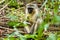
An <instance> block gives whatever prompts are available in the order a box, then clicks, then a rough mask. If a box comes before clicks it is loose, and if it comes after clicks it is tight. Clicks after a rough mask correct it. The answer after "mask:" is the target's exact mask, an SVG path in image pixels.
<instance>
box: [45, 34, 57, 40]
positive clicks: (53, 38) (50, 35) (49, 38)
mask: <svg viewBox="0 0 60 40" xmlns="http://www.w3.org/2000/svg"><path fill="white" fill-rule="evenodd" d="M46 40H57V37H56V34H53V33H50V34H49V37H48V38H47V39H46Z"/></svg>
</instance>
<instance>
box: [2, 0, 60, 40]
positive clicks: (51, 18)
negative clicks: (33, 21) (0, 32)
mask: <svg viewBox="0 0 60 40" xmlns="http://www.w3.org/2000/svg"><path fill="white" fill-rule="evenodd" d="M36 1H37V2H38V3H39V2H41V6H42V7H40V8H39V9H40V10H41V11H42V12H40V13H41V15H40V16H41V18H42V16H43V18H42V19H43V22H42V23H39V25H38V28H37V31H36V33H34V34H24V35H23V34H21V33H20V32H19V30H18V28H17V27H25V26H30V25H29V23H27V22H26V24H24V22H25V21H27V20H28V19H26V15H25V12H24V8H23V6H22V7H21V5H23V3H24V2H23V1H22V2H21V1H19V0H5V1H4V2H5V3H3V4H7V2H10V3H9V5H8V8H7V10H6V9H5V10H6V13H7V14H6V17H7V18H9V19H10V20H9V21H8V22H7V24H8V26H10V27H13V29H14V30H15V32H13V33H11V34H7V38H3V40H29V39H30V40H32V39H34V40H60V37H59V36H58V33H52V32H50V33H49V35H48V34H47V35H48V36H47V37H44V36H45V35H44V31H48V30H47V29H48V28H49V25H50V24H60V19H59V18H60V15H57V14H58V13H59V12H60V11H59V9H60V8H59V4H60V1H59V0H45V1H44V0H43V1H42V0H36ZM19 2H20V4H19ZM26 2H27V3H30V2H31V1H30V0H29V1H27V0H26ZM10 7H11V8H10ZM24 7H25V6H24ZM29 18H31V17H29ZM15 36H16V37H15Z"/></svg>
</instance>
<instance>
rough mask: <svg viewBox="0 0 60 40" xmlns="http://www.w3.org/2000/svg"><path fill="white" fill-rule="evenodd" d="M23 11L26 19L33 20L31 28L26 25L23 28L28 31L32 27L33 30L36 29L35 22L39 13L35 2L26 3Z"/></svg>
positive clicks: (29, 31)
mask: <svg viewBox="0 0 60 40" xmlns="http://www.w3.org/2000/svg"><path fill="white" fill-rule="evenodd" d="M25 12H26V19H28V18H29V20H28V21H30V22H33V24H32V27H31V29H29V28H28V27H25V28H26V29H28V33H32V32H31V31H32V30H33V29H34V30H33V31H36V29H37V24H38V22H36V21H37V19H38V15H39V8H38V6H37V3H29V4H26V10H25Z"/></svg>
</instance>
